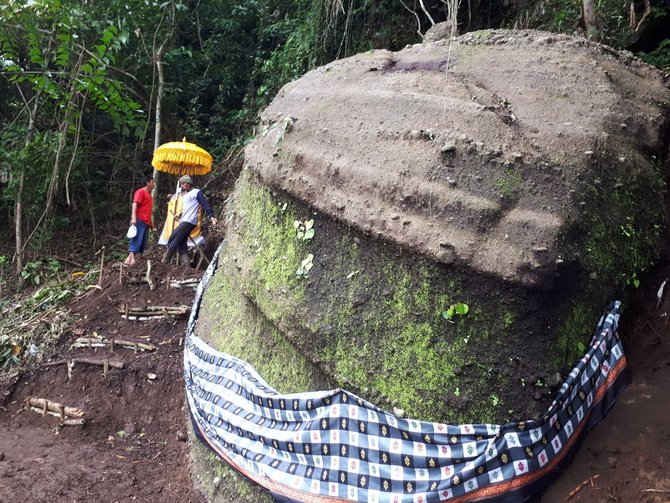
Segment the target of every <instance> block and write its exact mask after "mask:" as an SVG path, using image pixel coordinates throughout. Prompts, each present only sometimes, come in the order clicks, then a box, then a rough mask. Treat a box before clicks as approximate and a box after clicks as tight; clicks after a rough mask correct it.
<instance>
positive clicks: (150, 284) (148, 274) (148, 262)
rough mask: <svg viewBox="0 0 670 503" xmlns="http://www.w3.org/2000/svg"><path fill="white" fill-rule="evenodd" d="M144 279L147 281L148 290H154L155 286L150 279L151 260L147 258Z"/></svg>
mask: <svg viewBox="0 0 670 503" xmlns="http://www.w3.org/2000/svg"><path fill="white" fill-rule="evenodd" d="M144 279H145V280H146V282H147V283H149V290H154V289H155V288H156V287H155V285H154V282H153V281H152V280H151V260H147V275H146V276H145V277H144Z"/></svg>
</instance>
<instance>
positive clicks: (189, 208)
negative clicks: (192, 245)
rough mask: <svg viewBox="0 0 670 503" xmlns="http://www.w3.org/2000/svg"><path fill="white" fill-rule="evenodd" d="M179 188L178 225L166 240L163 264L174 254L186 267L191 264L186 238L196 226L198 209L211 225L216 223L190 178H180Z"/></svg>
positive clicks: (212, 213)
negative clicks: (180, 202)
mask: <svg viewBox="0 0 670 503" xmlns="http://www.w3.org/2000/svg"><path fill="white" fill-rule="evenodd" d="M179 187H180V188H181V194H180V197H181V198H182V212H181V214H180V215H177V216H176V217H175V218H177V219H178V220H179V225H178V226H177V227H176V228H175V230H174V231H172V234H171V235H170V239H168V243H167V250H166V251H165V255H164V256H163V262H164V263H167V262H170V260H172V257H173V256H174V254H175V252H176V253H177V254H178V255H179V257H180V259H181V262H182V263H183V264H185V265H186V266H188V264H189V263H190V262H191V257H190V256H189V254H188V238H189V235H190V234H191V231H192V230H193V229H194V228H195V226H196V225H197V224H198V212H199V211H200V208H202V209H203V210H204V211H205V213H206V214H207V216H208V217H209V219H210V221H211V222H212V225H216V224H217V223H218V221H217V219H216V218H214V212H213V211H212V208H211V206H210V205H209V203H208V202H207V199H205V196H204V195H203V193H202V191H201V190H200V189H196V188H193V180H192V179H191V177H190V176H188V175H184V176H182V177H181V178H180V179H179Z"/></svg>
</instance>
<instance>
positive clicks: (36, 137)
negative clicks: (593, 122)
mask: <svg viewBox="0 0 670 503" xmlns="http://www.w3.org/2000/svg"><path fill="white" fill-rule="evenodd" d="M584 3H587V2H584ZM519 5H523V7H520V6H517V5H516V4H515V2H508V1H505V0H494V1H490V2H489V1H487V2H484V1H482V0H472V1H469V2H461V3H460V7H459V2H457V1H452V0H449V1H447V0H423V1H417V0H413V1H411V0H392V1H389V0H386V1H383V0H348V1H347V0H282V1H279V0H237V1H232V0H198V1H196V0H167V1H156V0H107V1H106V2H94V1H93V0H8V1H4V2H2V4H1V5H0V20H1V21H2V22H1V23H0V96H1V98H0V116H1V121H0V137H1V140H2V141H0V226H2V232H1V233H0V236H1V238H0V274H4V275H7V274H9V272H10V271H13V273H12V274H16V275H17V276H20V274H21V272H22V271H23V272H25V270H26V267H28V265H30V267H32V268H33V269H34V268H35V267H36V266H35V264H39V263H40V262H39V261H40V259H41V257H48V256H49V253H50V252H51V250H52V248H53V247H54V243H55V242H57V241H56V240H54V237H55V236H62V235H67V236H68V238H72V242H73V243H74V242H75V241H76V242H77V243H78V246H80V247H83V248H87V249H90V250H91V251H94V250H96V249H97V248H98V247H99V245H100V243H101V241H102V240H103V239H104V238H103V237H102V234H103V232H104V231H105V229H107V228H108V227H109V225H110V224H113V223H114V222H118V221H119V220H124V219H126V218H127V216H128V213H129V203H130V196H131V194H132V191H133V189H134V188H136V185H137V181H138V179H139V177H140V176H141V175H142V174H144V173H146V172H147V171H148V170H149V169H150V160H151V152H152V150H153V146H154V143H153V141H152V140H153V138H154V136H155V135H154V133H155V131H154V127H155V125H154V124H155V111H156V102H157V98H158V96H157V93H158V75H157V62H162V64H163V72H164V75H165V87H164V91H163V95H162V96H161V102H162V105H161V109H162V120H161V130H160V132H159V133H160V138H162V139H163V141H173V140H179V139H181V138H182V137H186V138H187V139H189V140H190V141H194V142H196V143H197V144H199V145H200V146H202V147H204V148H206V149H207V150H209V151H210V152H211V153H212V154H213V155H214V158H215V164H216V163H217V160H219V162H221V161H220V160H221V159H224V158H226V156H227V154H229V153H230V152H231V151H232V152H235V151H237V150H239V149H240V147H241V146H243V145H244V144H245V143H246V142H247V141H248V140H249V139H250V138H251V137H252V135H253V134H254V126H255V124H256V118H257V116H258V113H259V111H260V110H262V109H263V108H264V107H265V106H266V105H267V104H268V103H269V102H270V101H271V100H272V98H273V97H274V96H275V94H276V93H277V92H278V90H279V89H280V88H281V87H282V86H283V85H284V84H285V83H287V82H289V81H291V80H293V79H296V78H298V77H299V76H301V75H302V74H303V73H305V72H306V71H308V70H310V69H312V68H315V67H317V66H319V65H322V64H324V63H327V62H329V61H332V60H334V59H337V58H342V57H346V56H349V55H352V54H355V53H357V52H361V51H366V50H369V49H373V48H387V49H390V50H398V49H401V48H402V47H403V46H405V45H406V44H410V43H417V42H420V41H421V37H422V36H423V35H424V34H425V32H426V30H427V29H428V28H429V27H430V26H431V24H432V23H434V22H440V21H443V20H445V19H447V18H448V17H449V15H450V13H454V15H457V18H458V24H459V31H460V32H461V33H463V32H466V31H472V30H477V29H483V28H498V27H509V28H512V27H516V28H538V29H546V30H550V31H556V32H562V33H575V32H577V33H580V32H582V33H585V26H584V20H583V16H582V2H575V1H573V0H548V1H530V2H523V3H519ZM454 9H457V10H456V11H454ZM596 10H597V14H598V23H597V25H596V26H595V28H593V29H591V30H590V31H589V33H588V35H589V36H591V37H592V38H596V39H597V40H599V41H602V42H605V43H608V44H609V45H612V46H614V47H617V48H627V47H631V46H633V45H634V44H636V43H637V44H638V46H639V47H640V49H639V50H638V52H639V55H640V56H641V57H644V58H645V59H646V60H647V61H648V62H650V63H651V64H656V65H657V66H659V67H661V68H665V69H666V70H667V69H668V65H669V63H670V45H669V44H670V42H669V41H668V39H666V38H665V37H666V36H667V33H666V34H665V35H664V36H663V37H658V36H657V37H656V39H655V40H654V41H653V43H652V44H651V45H649V44H647V46H645V45H639V43H640V40H641V39H642V34H643V32H644V28H645V27H646V26H652V25H653V23H654V22H656V21H658V20H661V21H665V22H666V23H667V20H668V16H669V8H668V4H667V2H665V1H662V0H659V1H654V2H649V1H647V0H645V1H642V2H639V1H636V2H632V3H622V2H619V1H614V0H601V1H599V2H597V6H596ZM647 38H649V37H647ZM44 263H45V264H46V262H44ZM45 267H46V265H45ZM24 276H25V274H24Z"/></svg>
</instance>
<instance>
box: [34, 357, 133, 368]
mask: <svg viewBox="0 0 670 503" xmlns="http://www.w3.org/2000/svg"><path fill="white" fill-rule="evenodd" d="M66 363H67V364H69V363H85V364H87V365H99V366H101V367H104V366H105V365H107V366H108V367H112V368H115V369H122V368H123V365H124V363H123V362H121V361H118V360H109V359H95V358H70V359H69V360H58V361H55V362H49V363H45V364H44V366H45V367H55V366H57V365H64V364H66Z"/></svg>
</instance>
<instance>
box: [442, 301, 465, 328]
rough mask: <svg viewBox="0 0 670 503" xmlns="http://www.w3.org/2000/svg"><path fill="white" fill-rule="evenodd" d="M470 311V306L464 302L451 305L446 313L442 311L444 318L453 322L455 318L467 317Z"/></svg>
mask: <svg viewBox="0 0 670 503" xmlns="http://www.w3.org/2000/svg"><path fill="white" fill-rule="evenodd" d="M469 311H470V306H468V305H467V304H464V303H463V302H457V303H456V304H451V305H450V306H449V308H448V309H447V310H446V311H442V316H443V317H444V318H445V319H447V320H448V321H452V320H453V319H454V317H455V316H465V315H466V314H468V312H469ZM452 323H453V322H452Z"/></svg>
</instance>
